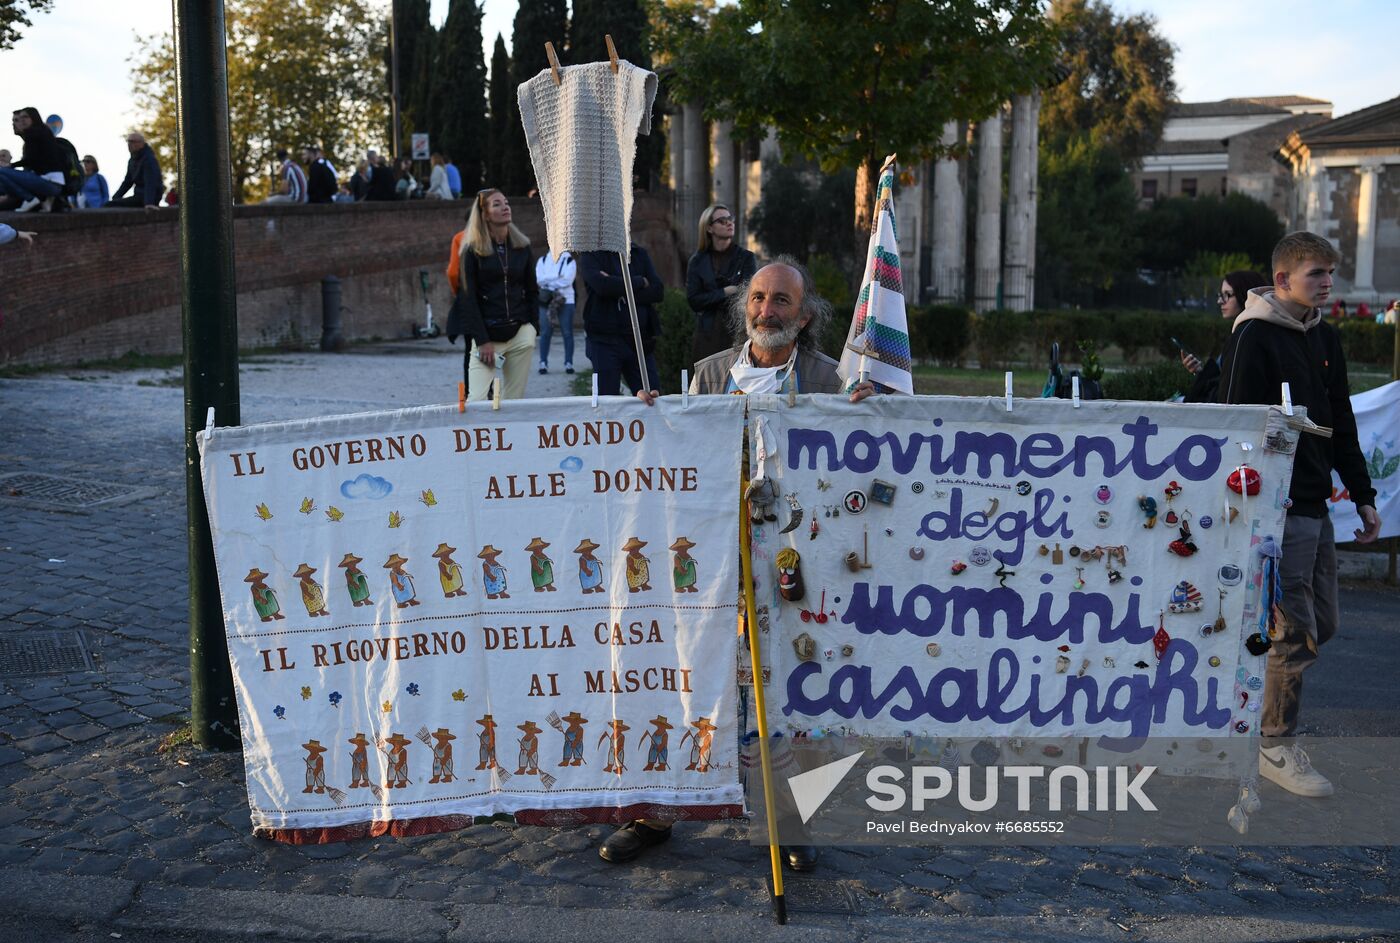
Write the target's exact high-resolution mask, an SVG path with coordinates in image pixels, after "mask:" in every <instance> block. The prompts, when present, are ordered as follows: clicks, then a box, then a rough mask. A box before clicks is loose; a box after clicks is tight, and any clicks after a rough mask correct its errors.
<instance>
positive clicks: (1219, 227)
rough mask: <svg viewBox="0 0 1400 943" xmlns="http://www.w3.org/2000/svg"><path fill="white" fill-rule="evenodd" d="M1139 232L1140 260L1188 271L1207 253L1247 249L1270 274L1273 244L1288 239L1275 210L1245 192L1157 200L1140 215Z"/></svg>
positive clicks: (1147, 264) (1144, 264)
mask: <svg viewBox="0 0 1400 943" xmlns="http://www.w3.org/2000/svg"><path fill="white" fill-rule="evenodd" d="M1136 231H1137V240H1138V241H1139V242H1140V243H1141V246H1142V248H1141V251H1140V252H1139V254H1138V264H1139V265H1140V266H1141V267H1143V268H1150V269H1156V270H1158V271H1163V272H1182V271H1185V269H1186V267H1187V264H1188V263H1189V262H1190V261H1191V259H1193V258H1194V257H1196V256H1198V255H1201V254H1202V253H1215V254H1218V255H1230V254H1239V253H1242V254H1243V255H1245V256H1247V257H1248V258H1249V259H1251V260H1252V261H1253V265H1254V266H1255V267H1256V268H1257V269H1258V270H1259V271H1261V272H1265V273H1267V272H1268V270H1269V262H1270V257H1271V256H1272V255H1273V251H1274V244H1275V243H1276V242H1278V241H1279V240H1280V239H1282V238H1283V224H1282V223H1281V222H1279V219H1278V216H1276V215H1275V214H1274V211H1273V210H1272V209H1270V208H1269V206H1268V205H1267V204H1265V203H1261V202H1260V201H1258V200H1256V199H1254V198H1253V197H1250V196H1246V195H1245V194H1243V193H1230V194H1227V195H1226V196H1225V197H1224V198H1221V197H1216V196H1205V197H1199V198H1195V199H1192V198H1191V197H1184V196H1178V197H1172V198H1171V199H1167V200H1158V201H1157V202H1156V203H1153V204H1152V206H1151V207H1149V208H1148V209H1146V210H1142V211H1140V212H1139V213H1138V214H1137V217H1136Z"/></svg>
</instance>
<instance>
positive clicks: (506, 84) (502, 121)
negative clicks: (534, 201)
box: [486, 33, 516, 193]
mask: <svg viewBox="0 0 1400 943" xmlns="http://www.w3.org/2000/svg"><path fill="white" fill-rule="evenodd" d="M514 99H515V86H514V84H512V82H511V74H510V56H508V55H506V41H505V39H504V38H502V36H501V34H500V33H497V34H496V46H495V48H494V49H493V50H492V51H491V118H490V121H491V136H490V139H489V143H488V146H487V150H486V181H487V184H488V185H489V186H494V187H500V188H501V189H503V190H505V191H506V192H507V193H515V192H516V191H515V190H512V189H510V188H509V187H507V186H506V182H507V173H506V154H507V152H508V151H509V139H510V128H511V115H512V114H513V112H514V105H515V102H514Z"/></svg>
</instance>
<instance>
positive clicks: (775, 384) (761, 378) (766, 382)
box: [729, 341, 797, 394]
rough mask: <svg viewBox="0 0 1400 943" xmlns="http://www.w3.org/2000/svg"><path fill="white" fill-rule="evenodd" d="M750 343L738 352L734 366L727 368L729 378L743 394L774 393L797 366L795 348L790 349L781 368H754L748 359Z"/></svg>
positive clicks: (747, 342) (746, 343)
mask: <svg viewBox="0 0 1400 943" xmlns="http://www.w3.org/2000/svg"><path fill="white" fill-rule="evenodd" d="M751 343H753V342H752V341H746V342H745V343H744V349H743V350H741V351H740V352H739V359H738V360H735V361H734V366H732V367H730V368H729V376H730V377H731V378H732V379H733V380H734V385H735V386H737V387H738V388H739V389H740V390H742V391H744V392H745V393H751V394H758V393H776V392H778V391H779V390H781V389H782V387H783V381H784V380H785V379H787V377H789V376H791V374H792V371H793V368H794V367H795V366H796V364H797V348H796V347H795V346H794V347H793V348H792V356H791V357H789V358H788V362H787V363H785V364H784V365H783V366H781V367H755V366H754V365H753V363H752V361H750V359H749V345H750V344H751Z"/></svg>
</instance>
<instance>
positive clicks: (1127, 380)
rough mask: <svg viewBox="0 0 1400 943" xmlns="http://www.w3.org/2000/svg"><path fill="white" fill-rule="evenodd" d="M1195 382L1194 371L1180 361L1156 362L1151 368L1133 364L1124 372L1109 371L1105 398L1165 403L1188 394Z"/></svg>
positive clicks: (1105, 382) (1105, 377)
mask: <svg viewBox="0 0 1400 943" xmlns="http://www.w3.org/2000/svg"><path fill="white" fill-rule="evenodd" d="M1190 384H1191V374H1189V373H1187V372H1186V371H1185V370H1184V369H1183V368H1182V366H1181V364H1180V363H1179V362H1176V363H1154V364H1152V365H1151V366H1147V367H1133V368H1132V369H1130V370H1124V371H1122V372H1121V373H1109V374H1105V376H1104V378H1103V395H1104V398H1105V399H1135V400H1148V401H1150V402H1156V403H1160V402H1164V401H1165V400H1169V399H1171V398H1172V397H1174V396H1176V395H1177V394H1178V393H1184V392H1185V391H1186V388H1187V387H1188V386H1190Z"/></svg>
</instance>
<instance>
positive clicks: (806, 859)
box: [783, 845, 821, 871]
mask: <svg viewBox="0 0 1400 943" xmlns="http://www.w3.org/2000/svg"><path fill="white" fill-rule="evenodd" d="M783 857H784V858H786V859H787V866H788V867H789V868H792V870H794V871H815V870H816V869H817V859H818V858H820V857H821V855H820V854H819V853H818V852H817V849H816V848H815V847H813V846H812V845H786V846H784V848H783Z"/></svg>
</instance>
